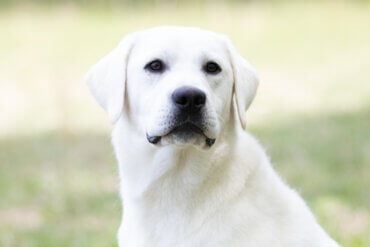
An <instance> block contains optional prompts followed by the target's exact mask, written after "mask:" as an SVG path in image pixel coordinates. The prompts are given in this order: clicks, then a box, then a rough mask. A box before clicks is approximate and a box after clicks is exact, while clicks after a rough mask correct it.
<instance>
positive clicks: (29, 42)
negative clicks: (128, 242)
mask: <svg viewBox="0 0 370 247" xmlns="http://www.w3.org/2000/svg"><path fill="white" fill-rule="evenodd" d="M156 25H186V26H197V27H202V28H206V29H211V30H214V31H217V32H221V33H226V34H228V35H229V36H230V37H231V39H232V40H233V41H234V44H235V46H236V47H237V49H238V50H239V52H240V53H241V54H242V55H243V56H244V57H246V58H247V59H248V60H249V61H250V62H251V63H252V65H253V66H254V67H255V68H256V70H257V71H258V72H259V75H260V78H261V84H260V88H259V91H258V94H257V97H256V99H255V101H254V103H253V105H252V107H251V108H250V110H249V112H248V115H247V116H248V119H247V121H248V130H249V131H250V132H251V133H252V134H253V135H255V136H256V137H257V138H258V139H259V140H260V141H261V143H262V145H263V146H265V147H266V149H267V152H268V154H269V155H270V157H271V160H272V162H273V164H274V166H275V169H276V170H277V171H278V172H279V173H280V174H281V176H282V177H284V179H285V180H286V181H287V182H288V183H289V184H290V185H292V186H293V187H294V188H296V189H297V190H298V191H299V193H300V194H301V195H302V196H303V197H304V199H305V200H306V201H307V203H308V204H309V206H310V208H311V209H312V210H313V212H314V214H315V215H316V216H317V219H318V221H319V222H320V224H321V225H322V226H323V227H324V228H325V229H326V230H327V231H328V233H329V234H330V235H331V236H332V237H334V238H335V239H336V240H337V241H338V242H339V243H340V244H341V245H343V246H350V247H360V246H364V247H365V246H370V210H369V208H370V192H369V189H370V1H350V0H348V1H334V0H333V1H319V0H316V1H294V0H285V1H277V0H275V1H274V0H264V1H226V0H225V1H217V0H214V1H180V0H178V1H165V0H155V1H154V0H152V1H134V0H130V1H129V0H127V1H103V0H91V1H87V0H76V1H72V0H70V1H62V0H59V1H58V0H54V1H53V0H39V1H26V0H18V1H11V0H5V1H4V0H0V30H1V31H0V113H1V115H0V116H1V117H0V246H4V247H10V246H11V247H13V246H17V247H18V246H27V247H33V246H54V247H59V246H72V247H73V246H117V245H116V239H115V235H116V231H117V229H118V226H119V223H120V215H121V205H120V201H119V197H118V192H117V188H118V182H119V181H118V171H117V168H116V162H115V160H114V155H113V151H112V148H111V145H110V137H109V136H110V129H111V127H110V126H109V122H108V119H107V116H106V114H105V112H104V111H103V110H102V109H101V108H100V107H99V106H98V104H97V103H96V102H95V101H94V100H93V98H92V97H91V96H90V94H89V92H88V89H87V87H86V86H85V83H84V81H83V77H84V74H85V72H86V71H87V70H88V68H89V67H90V66H91V65H92V64H94V63H95V62H97V61H98V60H99V59H100V58H101V57H102V56H104V55H105V54H106V53H108V52H109V51H110V50H111V49H112V48H113V47H115V45H116V44H117V43H118V42H119V40H120V39H121V38H122V37H123V36H124V35H125V34H127V33H129V32H132V31H135V30H140V29H144V28H148V27H152V26H156Z"/></svg>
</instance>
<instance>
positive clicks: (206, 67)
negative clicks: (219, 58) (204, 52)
mask: <svg viewBox="0 0 370 247" xmlns="http://www.w3.org/2000/svg"><path fill="white" fill-rule="evenodd" d="M209 65H216V67H215V68H216V69H215V70H212V71H210V70H209V67H208V66H209ZM203 70H204V71H205V72H206V73H208V74H218V73H220V72H221V71H222V69H221V67H220V65H219V64H218V63H216V62H214V61H208V62H207V63H206V64H205V65H204V67H203Z"/></svg>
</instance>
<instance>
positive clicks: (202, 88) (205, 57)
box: [86, 27, 258, 148]
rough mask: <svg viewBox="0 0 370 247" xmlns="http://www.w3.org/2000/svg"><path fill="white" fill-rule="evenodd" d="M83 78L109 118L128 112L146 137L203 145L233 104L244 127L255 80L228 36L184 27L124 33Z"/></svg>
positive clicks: (156, 142)
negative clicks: (116, 43)
mask: <svg viewBox="0 0 370 247" xmlns="http://www.w3.org/2000/svg"><path fill="white" fill-rule="evenodd" d="M86 81H87V84H88V86H89V88H90V90H91V92H92V94H93V96H94V97H95V99H96V100H97V101H98V102H99V103H100V105H101V106H102V107H103V108H104V109H105V110H106V111H107V112H108V116H109V119H110V121H111V122H112V123H115V122H117V121H118V119H119V118H120V117H124V116H122V115H123V114H122V112H124V111H127V113H128V116H129V119H130V121H132V123H133V124H134V125H135V126H136V127H137V128H138V130H139V131H140V133H142V138H147V140H148V142H149V143H151V144H154V145H167V144H193V145H199V146H202V147H205V148H207V147H211V146H212V145H213V144H214V142H215V141H216V140H217V138H218V136H219V135H220V131H221V130H222V127H223V125H224V124H225V123H227V122H228V121H229V119H230V117H232V116H231V114H230V109H231V107H236V108H237V109H235V110H236V112H237V113H238V114H237V115H238V118H239V122H240V124H241V126H242V127H243V128H245V125H246V120H245V111H246V110H247V108H248V107H249V105H250V103H251V102H252V100H253V98H254V95H255V92H256V89H257V85H258V79H257V75H256V73H255V71H254V69H253V68H252V67H251V66H250V64H249V63H248V62H247V61H246V60H245V59H244V58H242V57H241V56H240V55H238V54H237V52H236V51H235V49H234V47H233V45H232V43H231V41H230V40H229V39H228V38H227V37H226V36H224V35H220V34H216V33H213V32H211V31H205V30H201V29H197V28H186V27H158V28H153V29H149V30H145V31H141V32H137V33H133V34H129V35H127V36H126V37H125V38H123V40H122V41H121V42H120V43H119V45H118V46H117V47H116V48H115V49H114V50H113V51H111V52H110V53H109V54H108V55H106V56H105V57H104V58H102V59H101V60H100V61H99V62H98V63H97V64H96V65H94V66H93V67H92V68H91V69H90V70H89V72H88V73H87V76H86ZM233 96H234V99H235V102H233Z"/></svg>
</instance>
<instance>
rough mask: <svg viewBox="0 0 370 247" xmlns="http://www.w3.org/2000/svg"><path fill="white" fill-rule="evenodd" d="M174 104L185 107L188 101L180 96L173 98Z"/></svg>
mask: <svg viewBox="0 0 370 247" xmlns="http://www.w3.org/2000/svg"><path fill="white" fill-rule="evenodd" d="M175 102H176V103H177V104H179V105H186V104H187V103H188V100H187V98H186V96H184V95H182V96H179V97H176V98H175Z"/></svg>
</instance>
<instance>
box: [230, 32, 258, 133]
mask: <svg viewBox="0 0 370 247" xmlns="http://www.w3.org/2000/svg"><path fill="white" fill-rule="evenodd" d="M224 38H225V40H226V43H227V47H228V50H229V54H230V60H231V66H232V69H233V76H234V85H233V91H234V99H235V105H236V108H237V113H238V117H239V121H240V124H241V126H242V127H243V129H245V128H246V111H247V109H248V107H249V106H250V104H251V103H252V101H253V98H254V96H255V94H256V91H257V87H258V84H259V79H258V76H257V73H256V71H255V70H254V69H253V67H252V66H251V65H250V64H249V63H248V61H247V60H245V59H244V58H243V57H242V56H240V55H239V54H238V53H237V51H236V49H235V48H234V46H233V44H232V42H231V40H230V38H229V37H227V36H225V37H224Z"/></svg>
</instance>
